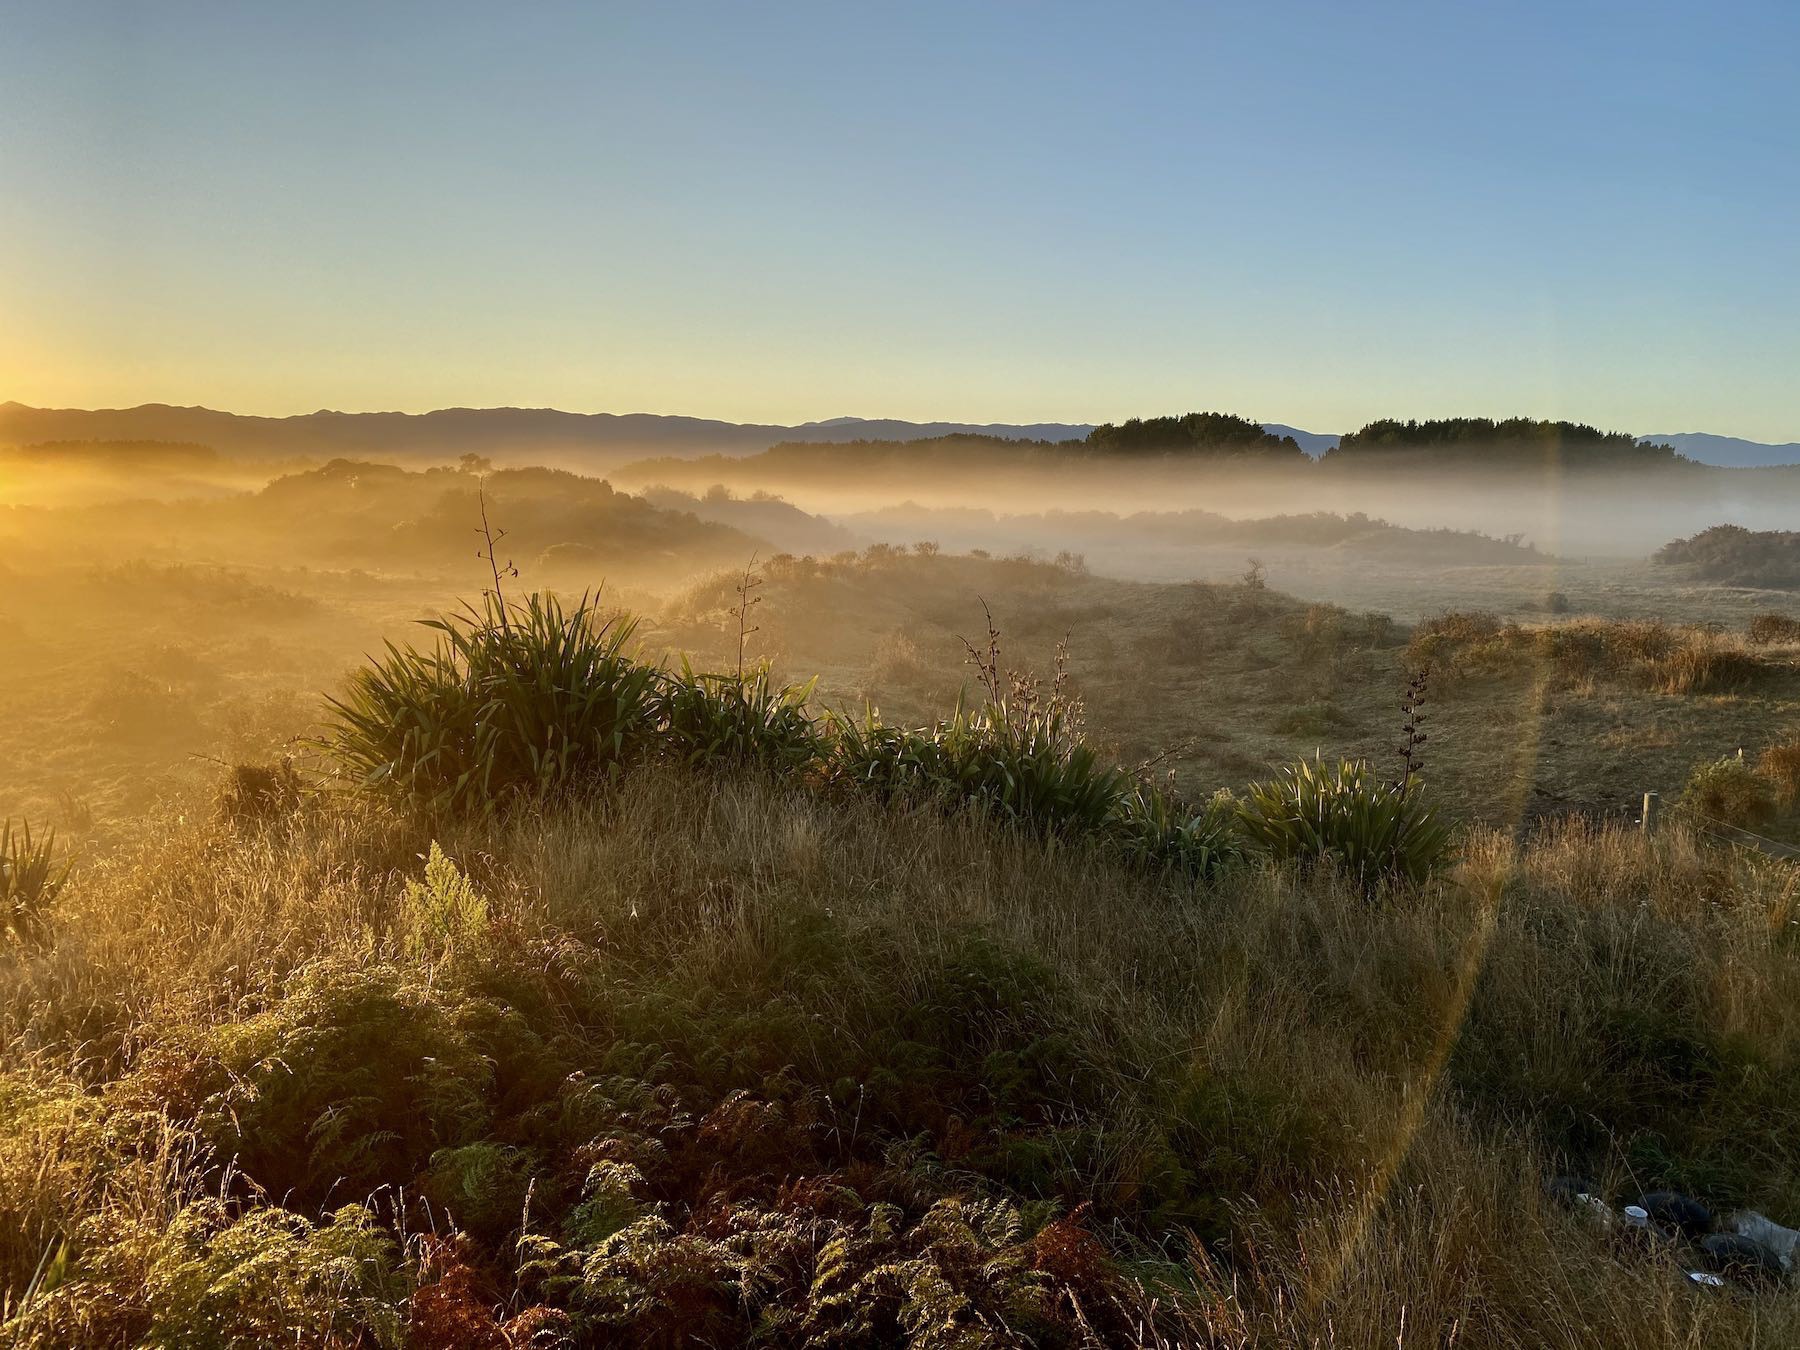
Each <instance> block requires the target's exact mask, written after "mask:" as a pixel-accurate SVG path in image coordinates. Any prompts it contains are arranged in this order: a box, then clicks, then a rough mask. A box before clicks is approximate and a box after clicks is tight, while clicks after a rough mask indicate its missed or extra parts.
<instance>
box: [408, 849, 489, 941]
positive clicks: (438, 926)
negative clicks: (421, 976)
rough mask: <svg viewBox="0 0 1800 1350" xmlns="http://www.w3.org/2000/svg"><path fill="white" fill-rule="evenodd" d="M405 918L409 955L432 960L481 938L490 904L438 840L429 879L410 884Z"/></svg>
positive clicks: (428, 868)
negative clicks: (458, 945) (462, 944)
mask: <svg viewBox="0 0 1800 1350" xmlns="http://www.w3.org/2000/svg"><path fill="white" fill-rule="evenodd" d="M401 915H402V920H403V927H404V931H405V936H406V950H407V952H408V953H409V954H410V955H413V956H418V957H431V956H435V955H438V954H440V953H442V952H444V951H446V950H450V949H453V948H454V947H456V945H457V944H458V943H462V942H466V941H468V940H469V939H470V938H472V937H475V936H478V935H479V934H480V933H481V932H482V930H483V929H485V928H486V927H487V922H488V904H487V899H486V898H485V897H484V896H483V895H482V894H481V892H480V891H478V890H476V889H475V883H474V882H472V881H470V880H469V878H468V877H466V876H464V875H463V873H462V872H461V871H460V870H459V869H458V868H457V866H456V864H455V863H453V862H452V861H450V859H449V858H448V857H447V856H445V854H444V850H443V849H442V848H440V847H439V846H438V842H437V840H435V839H434V840H432V841H431V853H430V855H429V856H428V857H427V858H426V860H425V879H424V880H423V881H412V880H409V881H408V882H407V883H406V893H405V896H404V898H403V899H402V901H401Z"/></svg>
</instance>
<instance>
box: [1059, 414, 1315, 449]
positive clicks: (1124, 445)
mask: <svg viewBox="0 0 1800 1350" xmlns="http://www.w3.org/2000/svg"><path fill="white" fill-rule="evenodd" d="M1085 444H1086V445H1087V447H1088V449H1090V450H1096V451H1100V452H1102V453H1107V454H1123V455H1169V454H1188V453H1193V452H1196V451H1198V452H1200V453H1203V454H1226V455H1257V456H1268V457H1271V458H1278V459H1304V458H1305V457H1306V452H1305V451H1304V450H1302V449H1301V448H1300V444H1299V442H1298V441H1296V440H1295V439H1294V438H1293V437H1292V436H1276V435H1273V434H1271V433H1269V432H1267V431H1264V430H1263V429H1262V426H1261V425H1260V424H1259V423H1256V422H1252V421H1250V419H1249V418H1246V417H1238V416H1236V415H1234V414H1232V413H1211V412H1207V413H1202V412H1194V413H1188V414H1187V415H1186V416H1183V417H1134V418H1132V419H1131V420H1130V421H1127V422H1122V423H1119V424H1117V425H1114V424H1113V423H1111V422H1108V423H1106V424H1105V425H1103V426H1097V427H1095V428H1094V429H1093V430H1092V431H1090V432H1089V433H1088V437H1087V441H1086V442H1085Z"/></svg>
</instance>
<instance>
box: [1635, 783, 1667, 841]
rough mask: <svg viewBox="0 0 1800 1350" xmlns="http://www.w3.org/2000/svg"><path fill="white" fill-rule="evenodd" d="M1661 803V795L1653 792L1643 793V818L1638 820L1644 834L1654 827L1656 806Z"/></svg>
mask: <svg viewBox="0 0 1800 1350" xmlns="http://www.w3.org/2000/svg"><path fill="white" fill-rule="evenodd" d="M1661 804H1662V797H1661V796H1660V795H1658V794H1657V793H1654V792H1646V793H1645V794H1644V818H1643V820H1642V821H1640V822H1639V824H1641V825H1642V826H1643V830H1644V833H1645V834H1649V833H1651V832H1652V831H1654V830H1655V829H1656V808H1657V807H1658V806H1660V805H1661Z"/></svg>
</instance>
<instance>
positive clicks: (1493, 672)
mask: <svg viewBox="0 0 1800 1350" xmlns="http://www.w3.org/2000/svg"><path fill="white" fill-rule="evenodd" d="M1406 658H1407V661H1408V662H1409V663H1410V664H1411V665H1413V666H1415V667H1417V666H1422V665H1430V666H1431V667H1432V668H1433V670H1434V671H1436V672H1437V673H1438V674H1439V675H1440V676H1442V677H1445V678H1447V679H1450V680H1452V681H1454V680H1457V679H1471V678H1496V677H1505V676H1511V675H1518V674H1527V675H1533V674H1535V675H1539V676H1543V677H1546V678H1547V679H1548V680H1549V682H1550V683H1551V684H1552V685H1553V686H1555V687H1560V688H1565V689H1578V690H1579V689H1593V688H1595V687H1597V686H1600V685H1606V684H1612V685H1622V686H1624V687H1627V688H1633V689H1639V690H1647V691H1650V692H1654V693H1659V694H1672V695H1691V694H1716V693H1724V692H1730V691H1733V690H1739V689H1743V688H1745V687H1746V686H1748V685H1750V684H1752V683H1754V682H1755V681H1756V680H1758V679H1759V678H1761V677H1762V676H1763V675H1764V674H1765V673H1766V667H1765V660H1764V657H1763V656H1762V655H1760V654H1759V653H1758V652H1757V651H1756V650H1755V644H1754V640H1753V639H1752V640H1751V645H1750V646H1746V645H1745V640H1743V639H1738V638H1735V637H1732V636H1730V635H1728V634H1725V633H1721V632H1717V631H1715V630H1713V629H1711V628H1706V627H1700V626H1694V625H1674V624H1666V623H1663V622H1661V621H1660V620H1655V619H1634V620H1624V619H1577V620H1574V621H1572V622H1567V623H1556V624H1543V625H1523V624H1516V623H1503V622H1502V621H1501V620H1500V619H1499V618H1498V617H1497V616H1495V615H1493V614H1488V613H1484V612H1481V611H1452V612H1449V613H1446V614H1442V615H1439V616H1438V617H1436V618H1433V619H1427V620H1425V621H1424V622H1423V623H1421V624H1419V625H1418V626H1417V627H1416V628H1415V629H1414V630H1413V636H1412V639H1411V641H1410V642H1409V643H1408V646H1407V652H1406Z"/></svg>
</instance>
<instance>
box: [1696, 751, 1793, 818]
mask: <svg viewBox="0 0 1800 1350" xmlns="http://www.w3.org/2000/svg"><path fill="white" fill-rule="evenodd" d="M1681 802H1682V805H1684V806H1687V807H1689V808H1691V809H1692V810H1694V811H1696V812H1698V813H1699V814H1700V815H1702V816H1705V817H1706V818H1707V819H1708V820H1717V821H1721V822H1723V823H1724V824H1726V825H1736V826H1739V827H1740V828H1742V827H1748V826H1751V825H1760V824H1761V823H1762V822H1764V821H1766V820H1767V819H1768V818H1769V817H1770V816H1772V815H1774V814H1775V794H1774V791H1773V789H1772V787H1771V785H1770V783H1769V781H1768V780H1767V779H1765V778H1764V777H1763V776H1762V775H1761V774H1759V773H1758V772H1757V771H1756V770H1755V769H1754V768H1753V767H1752V766H1751V765H1749V764H1747V763H1745V762H1744V760H1743V757H1742V756H1740V755H1726V756H1724V757H1723V758H1721V759H1715V760H1713V761H1712V762H1711V763H1708V764H1702V765H1700V766H1699V767H1698V768H1696V769H1695V770H1694V771H1693V773H1691V774H1690V775H1688V781H1687V786H1686V787H1685V788H1684V789H1683V790H1682V793H1681Z"/></svg>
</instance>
